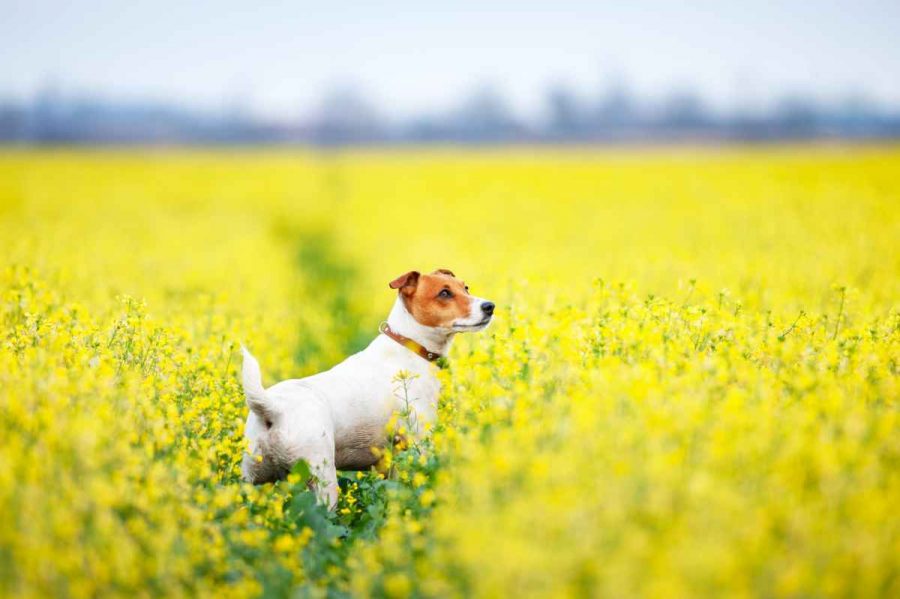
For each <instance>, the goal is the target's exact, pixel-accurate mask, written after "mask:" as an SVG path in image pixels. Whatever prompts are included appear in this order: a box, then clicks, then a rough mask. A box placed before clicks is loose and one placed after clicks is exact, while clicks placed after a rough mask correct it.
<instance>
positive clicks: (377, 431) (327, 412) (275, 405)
mask: <svg viewBox="0 0 900 599" xmlns="http://www.w3.org/2000/svg"><path fill="white" fill-rule="evenodd" d="M390 288H391V289H396V290H397V299H396V300H395V302H394V306H393V308H392V309H391V312H390V315H389V316H388V319H387V321H386V322H384V323H382V325H381V327H380V328H379V330H380V333H381V334H379V335H378V336H376V337H375V339H374V340H373V341H372V342H371V343H370V344H369V345H368V347H366V348H365V349H364V350H362V351H361V352H359V353H357V354H354V355H352V356H350V357H349V358H347V359H346V360H344V361H343V362H341V363H340V364H338V365H337V366H334V367H333V368H332V369H330V370H327V371H325V372H321V373H318V374H314V375H312V376H309V377H306V378H303V379H289V380H286V381H282V382H280V383H278V384H276V385H273V386H271V387H269V388H268V389H265V388H264V387H263V385H262V375H261V372H260V367H259V363H258V362H257V361H256V358H254V357H253V356H252V355H251V354H250V352H248V351H247V350H246V348H244V349H243V355H244V362H243V368H242V379H243V381H242V382H243V387H244V394H245V395H246V399H247V405H248V407H249V408H250V413H249V415H248V416H247V422H246V425H245V429H244V434H245V436H246V437H247V439H248V441H249V452H246V453H245V454H244V458H243V462H242V464H241V471H242V475H243V478H244V480H246V481H248V482H251V483H255V484H258V483H264V482H271V481H275V480H278V479H282V478H285V477H286V476H287V474H288V473H289V472H290V471H291V468H292V467H293V466H294V464H295V463H296V462H298V461H299V460H301V459H303V460H305V461H306V462H307V464H308V465H309V467H310V471H311V473H312V475H313V479H312V480H313V483H312V486H313V489H314V491H315V492H316V495H317V497H318V500H319V501H320V502H321V503H325V504H327V505H328V506H329V508H331V509H333V508H334V507H335V505H336V503H337V497H338V484H337V470H362V469H366V468H369V467H371V466H373V465H374V464H375V463H376V462H377V461H378V454H379V452H378V449H380V448H383V447H384V446H385V445H386V443H387V442H388V438H389V435H388V434H387V433H386V427H387V425H388V423H389V421H390V420H391V418H392V417H393V416H394V414H396V413H399V412H405V413H406V420H407V422H408V423H410V428H411V430H410V431H409V433H410V435H411V436H412V437H413V438H421V436H422V435H423V434H424V432H425V431H426V430H427V429H428V428H429V426H430V424H431V423H433V422H434V421H435V419H436V417H437V398H438V394H439V392H440V383H439V382H438V379H437V377H436V376H435V374H436V372H437V370H438V368H437V365H436V364H435V362H436V361H438V360H439V359H440V358H442V357H444V356H446V355H447V351H448V350H449V349H450V344H451V343H452V341H453V338H454V337H455V336H456V334H457V333H465V332H473V331H481V330H483V329H484V328H486V327H487V326H488V324H490V322H491V320H492V318H493V315H494V307H495V306H494V303H493V302H490V301H488V300H485V299H483V298H480V297H475V296H473V295H471V294H469V288H468V286H466V284H465V282H463V281H461V280H459V279H458V278H456V275H454V274H453V272H451V271H449V270H446V269H439V270H436V271H434V272H432V273H430V274H424V275H423V274H420V273H419V272H418V271H410V272H408V273H406V274H404V275H401V276H399V277H397V278H396V279H394V280H393V281H391V282H390ZM401 371H404V372H405V373H408V374H409V375H410V376H408V377H406V378H405V382H406V383H407V389H406V394H405V395H404V397H402V398H400V397H398V396H397V394H396V393H395V389H396V386H397V383H396V380H397V379H396V376H397V374H398V372H401Z"/></svg>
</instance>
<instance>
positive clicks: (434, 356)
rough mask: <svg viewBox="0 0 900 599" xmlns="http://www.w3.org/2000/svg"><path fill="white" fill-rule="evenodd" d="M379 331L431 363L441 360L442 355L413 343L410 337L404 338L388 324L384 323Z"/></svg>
mask: <svg viewBox="0 0 900 599" xmlns="http://www.w3.org/2000/svg"><path fill="white" fill-rule="evenodd" d="M378 330H379V331H381V332H382V333H383V334H384V335H387V336H388V337H390V338H391V339H393V340H394V341H396V342H397V343H399V344H400V345H402V346H403V347H405V348H406V349H408V350H409V351H411V352H414V353H416V354H418V355H419V356H421V357H423V358H425V359H426V360H428V361H429V362H435V361H437V360H440V359H441V354H438V353H435V352H433V351H428V349H427V348H426V347H425V346H424V345H422V344H420V343H417V342H415V341H413V340H412V339H410V338H409V337H404V336H403V335H401V334H400V333H397V332H395V331H394V330H393V329H392V328H391V327H390V326H389V325H388V323H386V322H382V323H381V326H379V327H378Z"/></svg>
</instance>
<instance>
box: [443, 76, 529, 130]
mask: <svg viewBox="0 0 900 599" xmlns="http://www.w3.org/2000/svg"><path fill="white" fill-rule="evenodd" d="M454 121H455V122H454V125H455V127H454V128H455V130H456V133H457V135H458V136H459V137H460V138H461V140H463V141H477V142H482V141H507V140H511V139H513V138H514V137H515V136H516V134H517V133H518V132H519V131H520V126H519V125H518V123H517V122H516V120H515V119H514V118H513V116H512V111H511V110H510V108H509V105H508V104H507V102H506V100H505V99H504V98H503V96H501V95H500V93H499V92H498V91H497V90H496V89H494V88H493V87H492V86H482V87H480V88H478V89H477V90H475V92H474V93H472V95H471V96H469V98H467V99H466V100H465V101H464V102H463V104H462V107H461V108H460V109H459V111H458V112H457V115H456V118H455V119H454Z"/></svg>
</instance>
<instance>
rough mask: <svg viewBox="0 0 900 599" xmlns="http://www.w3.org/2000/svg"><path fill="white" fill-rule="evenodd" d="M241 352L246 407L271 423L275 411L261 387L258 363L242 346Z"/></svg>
mask: <svg viewBox="0 0 900 599" xmlns="http://www.w3.org/2000/svg"><path fill="white" fill-rule="evenodd" d="M241 352H242V353H243V354H244V365H243V368H242V369H241V379H242V383H243V385H244V395H245V396H246V397H247V406H248V407H249V408H250V409H251V410H252V411H253V412H254V413H255V414H256V415H257V416H259V417H260V418H262V419H263V420H268V421H271V420H272V419H273V418H274V417H275V409H274V406H273V405H272V402H271V401H270V399H269V397H268V395H266V389H265V388H264V387H263V384H262V372H260V370H259V362H257V361H256V358H254V357H253V354H251V353H250V352H249V351H247V348H246V347H244V346H243V345H242V346H241Z"/></svg>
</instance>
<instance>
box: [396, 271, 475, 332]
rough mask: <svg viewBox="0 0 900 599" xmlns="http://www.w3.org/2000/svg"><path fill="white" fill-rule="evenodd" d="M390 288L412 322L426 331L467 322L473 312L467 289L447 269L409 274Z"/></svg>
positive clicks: (463, 283)
mask: <svg viewBox="0 0 900 599" xmlns="http://www.w3.org/2000/svg"><path fill="white" fill-rule="evenodd" d="M390 286H391V289H398V290H399V293H400V297H402V298H403V304H404V305H405V306H406V309H407V311H408V312H409V313H410V314H412V316H413V318H415V319H416V320H417V321H418V322H419V324H422V325H425V326H427V327H445V328H450V327H451V326H452V325H453V322H454V321H455V320H456V319H458V318H467V317H468V316H469V313H470V311H471V309H472V307H471V305H472V297H471V296H470V295H469V288H468V287H467V286H466V284H465V282H463V281H460V280H459V279H457V278H456V275H454V274H453V272H452V271H450V270H447V269H446V268H440V269H438V270H436V271H434V272H433V273H431V274H427V275H423V274H419V273H418V272H416V271H410V272H408V273H406V274H405V275H401V276H399V277H397V278H396V279H394V280H393V281H391V284H390Z"/></svg>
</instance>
